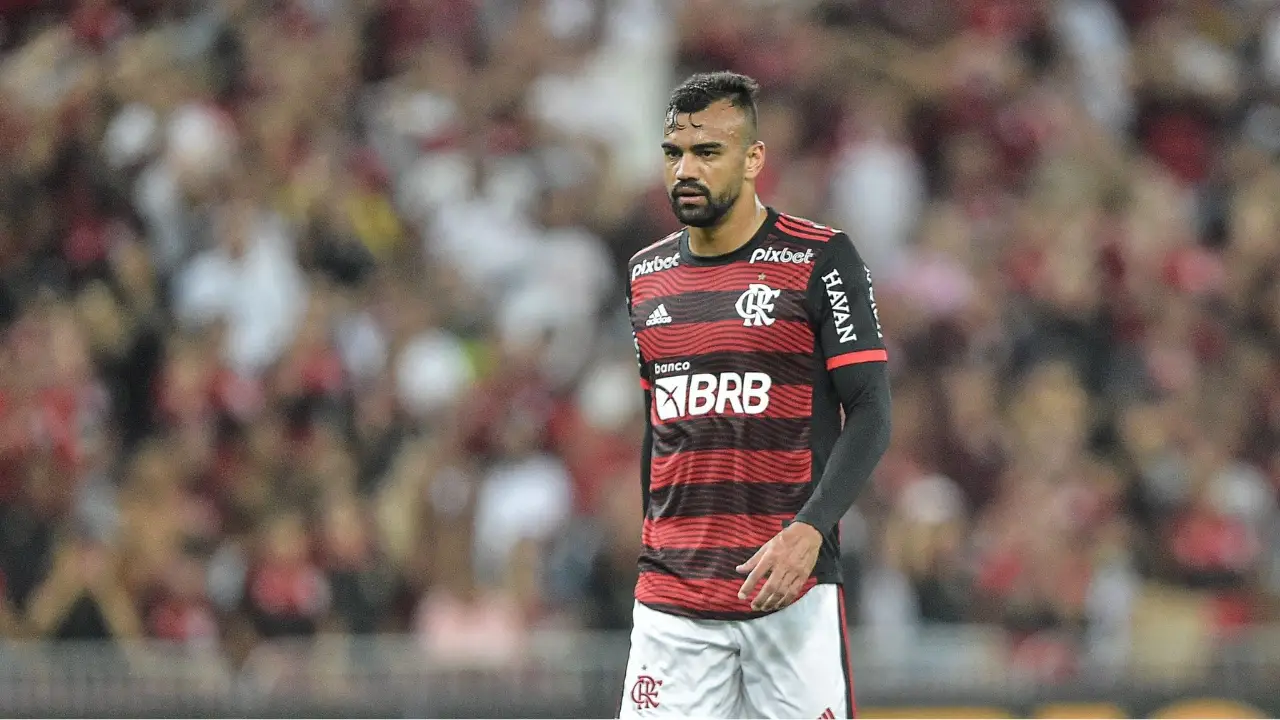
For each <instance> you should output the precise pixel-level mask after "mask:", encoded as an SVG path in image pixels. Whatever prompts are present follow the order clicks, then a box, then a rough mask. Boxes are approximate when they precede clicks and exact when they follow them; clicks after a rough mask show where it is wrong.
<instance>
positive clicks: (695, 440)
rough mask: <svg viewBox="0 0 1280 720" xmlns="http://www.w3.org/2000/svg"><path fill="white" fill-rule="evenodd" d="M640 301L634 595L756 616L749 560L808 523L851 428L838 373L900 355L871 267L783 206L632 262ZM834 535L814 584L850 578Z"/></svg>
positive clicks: (711, 612)
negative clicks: (704, 248) (729, 234)
mask: <svg viewBox="0 0 1280 720" xmlns="http://www.w3.org/2000/svg"><path fill="white" fill-rule="evenodd" d="M628 269H629V272H630V281H629V284H628V305H629V308H630V317H631V326H632V331H633V334H634V340H635V348H636V355H637V360H638V362H639V365H640V376H641V385H642V386H643V387H644V388H645V390H646V391H647V393H648V397H647V399H648V402H647V406H648V408H649V411H648V415H649V417H648V420H649V424H650V427H649V430H648V433H647V438H648V443H647V444H650V447H649V448H648V450H647V453H646V458H645V462H644V477H643V478H642V482H643V484H644V494H645V519H644V529H643V544H644V547H643V551H642V554H641V557H640V579H639V582H638V584H637V586H636V599H637V600H639V601H640V602H642V603H644V604H645V605H647V606H649V607H652V608H654V609H657V610H660V611H663V612H669V613H673V614H677V615H682V616H686V617H695V618H717V619H746V618H751V617H756V616H759V615H762V614H765V613H757V612H753V611H752V610H751V608H750V602H749V601H748V600H739V599H738V594H737V593H738V589H739V588H740V587H741V585H742V583H743V581H744V580H745V577H744V576H743V575H742V574H740V573H738V572H737V571H736V567H737V566H738V565H740V564H741V563H743V562H745V561H746V560H747V559H749V558H750V557H751V556H752V555H753V554H754V553H755V552H756V551H757V550H758V549H759V548H760V546H761V545H763V544H764V543H766V542H767V541H768V540H769V539H770V538H772V537H773V536H774V535H776V534H777V533H778V532H780V531H781V530H782V529H783V527H785V524H786V523H788V522H789V521H791V520H792V519H794V518H795V516H796V514H797V513H798V512H799V511H800V509H801V508H802V507H803V506H804V504H805V502H806V501H807V500H808V499H809V497H810V495H811V493H812V492H813V488H814V485H815V484H816V483H817V481H818V479H819V478H820V477H821V475H822V472H823V468H824V467H825V465H826V462H827V459H828V457H829V456H830V454H831V449H832V447H833V445H834V444H835V441H836V439H837V437H838V436H839V434H840V431H841V414H840V413H841V404H840V398H839V397H838V396H837V393H836V391H835V388H834V387H833V383H832V381H831V378H830V373H831V371H832V370H833V369H834V368H838V367H842V366H846V365H852V364H857V363H864V362H876V361H883V360H885V359H886V352H885V347H884V342H883V339H882V337H881V330H880V324H879V320H878V318H877V315H876V310H875V299H874V295H873V292H872V286H871V276H870V272H869V271H868V270H867V268H866V266H865V265H864V264H863V262H862V260H861V258H860V257H859V255H858V252H857V250H856V249H855V248H854V245H853V243H852V241H851V240H850V239H849V237H848V236H847V235H845V234H844V233H841V232H838V231H836V230H833V229H831V228H828V227H824V226H822V225H818V224H816V223H813V222H810V221H808V220H803V219H800V218H796V217H791V216H788V215H785V214H780V213H778V212H776V211H774V210H773V209H769V212H768V218H767V219H766V220H765V222H764V224H763V225H762V226H761V228H760V230H759V231H758V232H757V233H756V234H755V236H754V237H753V238H752V239H751V240H750V241H749V242H748V243H747V244H746V245H744V246H742V247H740V248H738V249H737V250H735V251H734V252H732V253H729V254H727V255H723V256H718V257H714V258H708V257H699V256H695V255H693V254H692V253H690V251H689V247H688V234H687V231H681V232H679V233H676V234H674V235H671V236H669V237H667V238H664V239H663V240H661V241H659V242H657V243H655V244H653V245H650V246H649V247H647V248H645V249H644V250H641V251H640V252H639V253H637V254H636V255H635V256H634V257H633V258H632V259H631V261H630V264H629V268H628ZM835 534H836V533H835V530H834V528H833V529H832V530H831V532H830V533H828V534H827V537H826V539H825V541H824V543H823V547H822V551H821V554H820V556H819V560H818V563H817V565H816V566H815V569H814V573H813V576H812V577H811V578H810V579H809V581H808V584H807V585H806V587H805V590H806V591H807V590H808V588H810V587H812V586H813V585H815V584H817V583H826V582H839V581H840V573H839V562H838V558H839V545H838V539H837V538H836V537H835Z"/></svg>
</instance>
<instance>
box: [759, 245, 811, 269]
mask: <svg viewBox="0 0 1280 720" xmlns="http://www.w3.org/2000/svg"><path fill="white" fill-rule="evenodd" d="M758 262H771V263H784V264H789V265H809V264H812V263H813V250H805V251H804V252H800V251H798V250H792V249H791V248H788V247H784V248H782V249H781V250H779V249H777V248H767V247H765V248H756V249H755V252H752V253H751V262H750V263H748V264H750V265H754V264H756V263H758Z"/></svg>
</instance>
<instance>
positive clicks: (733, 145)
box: [662, 100, 764, 227]
mask: <svg viewBox="0 0 1280 720" xmlns="http://www.w3.org/2000/svg"><path fill="white" fill-rule="evenodd" d="M749 140H750V127H749V126H748V124H747V119H746V116H745V115H744V114H743V112H742V111H741V110H739V109H738V108H735V107H733V105H731V104H730V103H729V102H728V101H727V100H720V101H717V102H715V103H712V104H711V105H710V106H709V107H707V108H706V109H705V110H700V111H698V112H694V113H681V114H673V115H671V116H668V118H667V127H666V134H665V137H664V138H663V142H662V151H663V153H664V154H665V156H666V176H665V177H666V182H667V193H668V195H669V196H670V198H671V210H672V212H674V213H675V215H676V218H677V219H679V220H680V222H682V223H684V224H685V225H689V226H692V227H714V226H715V225H718V224H719V223H720V221H721V220H722V219H723V218H724V216H725V214H726V213H728V212H729V209H730V208H731V207H733V204H734V203H735V202H736V201H737V200H738V197H739V196H741V194H742V186H743V184H744V183H746V182H747V181H749V180H754V179H755V177H756V175H758V174H759V172H760V167H761V166H763V164H764V145H763V144H762V143H760V142H758V141H757V142H750V143H748V141H749Z"/></svg>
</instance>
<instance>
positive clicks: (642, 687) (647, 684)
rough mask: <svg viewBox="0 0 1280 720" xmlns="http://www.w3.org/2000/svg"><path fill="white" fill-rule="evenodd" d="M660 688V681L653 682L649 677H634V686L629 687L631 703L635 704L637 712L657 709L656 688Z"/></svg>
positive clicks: (651, 677)
mask: <svg viewBox="0 0 1280 720" xmlns="http://www.w3.org/2000/svg"><path fill="white" fill-rule="evenodd" d="M660 687H662V681H661V680H655V679H654V678H653V676H651V675H638V676H636V681H635V684H633V685H632V686H631V702H633V703H635V704H636V709H637V710H650V709H652V708H656V707H658V688H660Z"/></svg>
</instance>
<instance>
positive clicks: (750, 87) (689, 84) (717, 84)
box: [667, 70, 760, 142]
mask: <svg viewBox="0 0 1280 720" xmlns="http://www.w3.org/2000/svg"><path fill="white" fill-rule="evenodd" d="M759 91H760V83H758V82H756V81H755V80H754V79H752V78H750V77H747V76H746V75H742V74H740V73H736V72H729V71H727V70H721V71H719V72H709V73H697V74H695V75H690V76H689V78H688V79H687V80H685V81H684V82H682V83H680V87H677V88H676V89H675V90H673V91H672V92H671V100H670V102H668V103H667V127H672V125H673V124H674V123H675V119H676V115H683V114H686V113H696V112H701V111H703V110H706V109H707V108H708V107H710V106H711V104H712V103H715V102H719V101H721V100H728V101H729V104H730V105H732V106H734V107H736V108H738V109H739V110H741V111H742V114H743V115H745V116H746V118H747V127H748V128H750V131H749V133H748V135H749V137H748V138H747V142H753V141H754V140H755V135H756V113H757V111H756V93H758V92H759Z"/></svg>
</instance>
